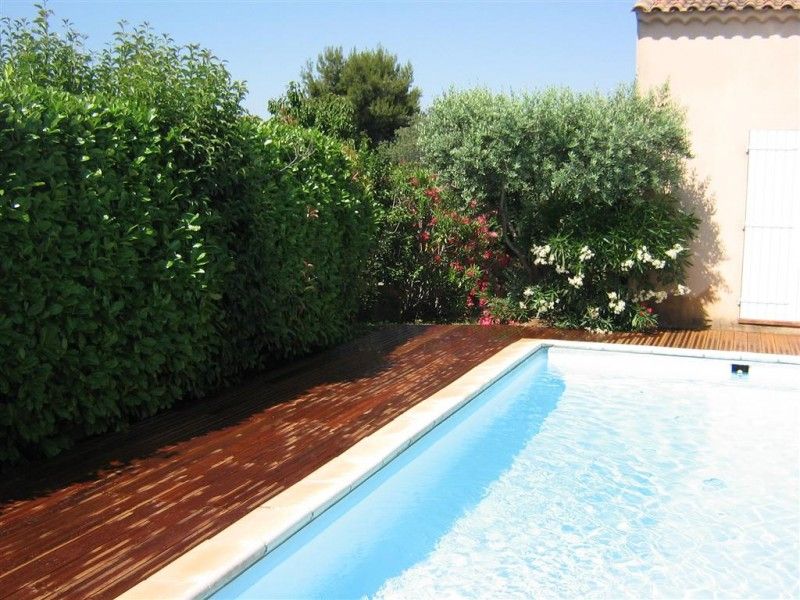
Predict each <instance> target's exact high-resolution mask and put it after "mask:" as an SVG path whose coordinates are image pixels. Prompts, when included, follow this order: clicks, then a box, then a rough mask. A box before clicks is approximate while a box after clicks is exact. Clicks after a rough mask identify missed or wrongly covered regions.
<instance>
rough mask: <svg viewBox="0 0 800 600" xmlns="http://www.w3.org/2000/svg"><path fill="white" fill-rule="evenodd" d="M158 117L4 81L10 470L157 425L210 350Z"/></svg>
mask: <svg viewBox="0 0 800 600" xmlns="http://www.w3.org/2000/svg"><path fill="white" fill-rule="evenodd" d="M168 163H169V155H168V153H167V154H166V155H165V150H164V148H162V147H161V146H160V143H159V137H158V135H157V134H156V132H155V129H154V126H153V123H152V119H151V114H150V113H149V112H148V111H146V110H141V109H139V108H138V107H132V106H130V105H129V104H126V103H124V102H113V101H102V102H100V101H99V100H98V99H96V98H91V97H82V98H79V97H76V96H73V95H70V94H67V93H65V92H60V91H57V90H53V89H47V88H40V87H38V86H23V87H20V86H18V85H12V84H11V83H10V82H9V81H8V80H3V81H0V173H2V176H1V177H2V179H0V244H2V248H3V249H4V251H3V253H2V259H1V260H2V269H0V272H2V287H3V290H4V292H3V294H2V295H0V315H2V316H0V352H2V355H3V357H4V365H3V369H2V372H1V373H0V431H2V435H0V439H2V440H3V442H2V446H0V461H1V460H8V459H13V458H16V457H17V455H18V453H19V451H20V450H24V449H27V448H29V447H33V446H35V445H41V448H42V450H43V451H44V452H46V453H48V454H52V453H54V452H55V451H57V450H58V449H60V448H61V447H63V446H65V445H67V444H68V442H69V440H70V439H71V438H72V437H76V436H80V435H85V434H91V433H96V432H99V431H103V430H105V429H107V428H108V427H110V426H111V425H112V424H114V423H118V422H121V421H124V420H126V419H128V418H131V417H139V416H144V415H148V414H152V413H153V412H155V411H156V410H158V409H159V408H162V407H164V406H168V405H169V404H170V403H172V402H173V401H174V400H175V399H176V398H178V397H180V396H181V395H183V394H185V393H187V392H190V391H192V390H193V389H194V387H195V382H196V381H197V380H198V379H199V378H200V373H201V372H202V370H203V368H204V364H205V363H206V362H207V361H209V360H210V359H211V353H212V350H213V346H214V339H213V338H214V335H215V334H214V330H213V323H214V318H215V314H216V312H217V311H218V302H217V300H215V299H216V298H218V297H219V285H218V281H216V280H215V278H214V276H213V274H212V273H213V271H212V270H211V269H209V266H208V264H207V263H208V261H209V260H210V256H211V255H212V254H213V252H214V250H213V249H212V248H209V247H208V246H207V244H206V240H205V239H204V235H203V232H202V229H203V228H202V226H201V223H202V220H203V219H202V217H201V216H200V215H199V214H198V213H196V212H191V211H189V210H186V209H185V208H184V207H183V206H181V202H180V201H179V199H178V198H177V197H176V193H177V192H176V186H175V183H176V181H175V178H176V176H177V173H176V172H175V171H174V169H170V168H169V166H168Z"/></svg>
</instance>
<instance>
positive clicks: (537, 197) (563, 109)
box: [419, 88, 697, 330]
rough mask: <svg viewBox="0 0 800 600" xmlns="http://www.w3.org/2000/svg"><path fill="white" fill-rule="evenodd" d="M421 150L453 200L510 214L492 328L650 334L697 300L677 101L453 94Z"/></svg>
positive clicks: (504, 217)
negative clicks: (497, 323)
mask: <svg viewBox="0 0 800 600" xmlns="http://www.w3.org/2000/svg"><path fill="white" fill-rule="evenodd" d="M419 146H420V148H421V150H422V153H423V156H424V159H425V161H426V162H427V164H428V165H429V167H430V168H432V169H433V170H434V171H435V172H436V173H438V175H439V178H440V182H441V183H442V184H443V185H444V186H446V187H447V188H449V189H451V190H452V191H453V192H454V193H456V194H458V195H460V196H461V197H462V199H463V200H465V201H466V200H469V199H473V200H475V201H477V202H478V203H479V205H480V206H481V207H483V208H482V210H484V211H489V210H495V211H497V213H498V221H499V223H500V225H501V233H502V239H503V242H504V244H505V246H506V248H507V249H508V250H509V252H511V254H512V255H513V257H514V261H513V263H512V266H511V268H510V269H508V270H507V272H506V273H505V284H506V287H507V289H508V291H509V293H508V295H507V296H505V297H495V298H493V299H492V301H491V302H490V313H491V314H492V315H493V316H495V317H497V318H500V319H503V320H517V319H520V320H521V319H530V318H534V317H538V318H541V319H545V320H547V321H549V322H550V323H553V324H555V325H558V326H567V327H585V328H589V329H600V330H614V329H648V328H651V327H654V326H655V325H656V324H657V314H656V311H655V306H654V305H656V304H658V303H659V302H660V301H662V300H663V299H664V298H666V296H667V295H668V294H684V293H686V292H687V291H688V290H687V288H686V287H685V286H684V285H683V283H684V272H685V269H686V267H687V266H688V264H689V252H688V247H689V244H690V242H691V240H692V239H693V237H694V233H695V231H696V227H697V220H696V219H695V218H694V216H693V215H691V214H688V213H687V212H685V211H684V210H683V209H682V208H681V206H680V203H679V201H678V197H677V190H678V188H679V186H680V184H681V181H682V178H683V161H684V159H685V158H687V157H688V156H689V142H688V137H687V133H686V129H685V127H684V124H683V118H682V115H681V114H680V113H679V112H678V111H677V110H676V109H675V108H674V107H673V106H672V104H671V103H670V101H669V98H668V95H667V93H666V91H665V90H662V91H659V92H656V93H652V94H648V95H641V94H639V93H637V92H636V91H634V90H633V89H631V88H622V89H620V90H618V91H616V92H615V93H612V94H610V95H601V94H597V93H591V94H576V93H573V92H570V91H566V90H549V91H545V92H541V93H536V94H529V95H522V96H508V95H502V94H493V93H491V92H489V91H485V90H473V91H467V92H456V91H453V92H450V93H448V94H445V95H444V96H443V97H441V98H439V99H438V100H436V101H435V102H434V104H433V106H432V107H431V109H430V112H429V114H428V115H427V117H426V118H425V119H424V120H423V121H422V123H421V126H420V138H419Z"/></svg>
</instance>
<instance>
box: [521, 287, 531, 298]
mask: <svg viewBox="0 0 800 600" xmlns="http://www.w3.org/2000/svg"><path fill="white" fill-rule="evenodd" d="M522 295H523V296H525V297H526V298H528V297H530V296H533V288H532V287H526V288H525V291H524V292H522Z"/></svg>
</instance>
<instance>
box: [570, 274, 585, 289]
mask: <svg viewBox="0 0 800 600" xmlns="http://www.w3.org/2000/svg"><path fill="white" fill-rule="evenodd" d="M567 283H569V284H570V285H571V286H572V287H575V288H579V287H582V286H583V273H578V274H577V275H575V277H570V278H569V279H567Z"/></svg>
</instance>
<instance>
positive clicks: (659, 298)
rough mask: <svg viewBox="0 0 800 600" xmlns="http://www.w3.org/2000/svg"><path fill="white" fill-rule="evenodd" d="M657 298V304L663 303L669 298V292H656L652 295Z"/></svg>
mask: <svg viewBox="0 0 800 600" xmlns="http://www.w3.org/2000/svg"><path fill="white" fill-rule="evenodd" d="M652 297H653V298H654V299H655V302H656V304H661V303H662V302H663V301H664V300H666V299H667V292H664V291H661V292H655V293H653V296H652Z"/></svg>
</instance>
